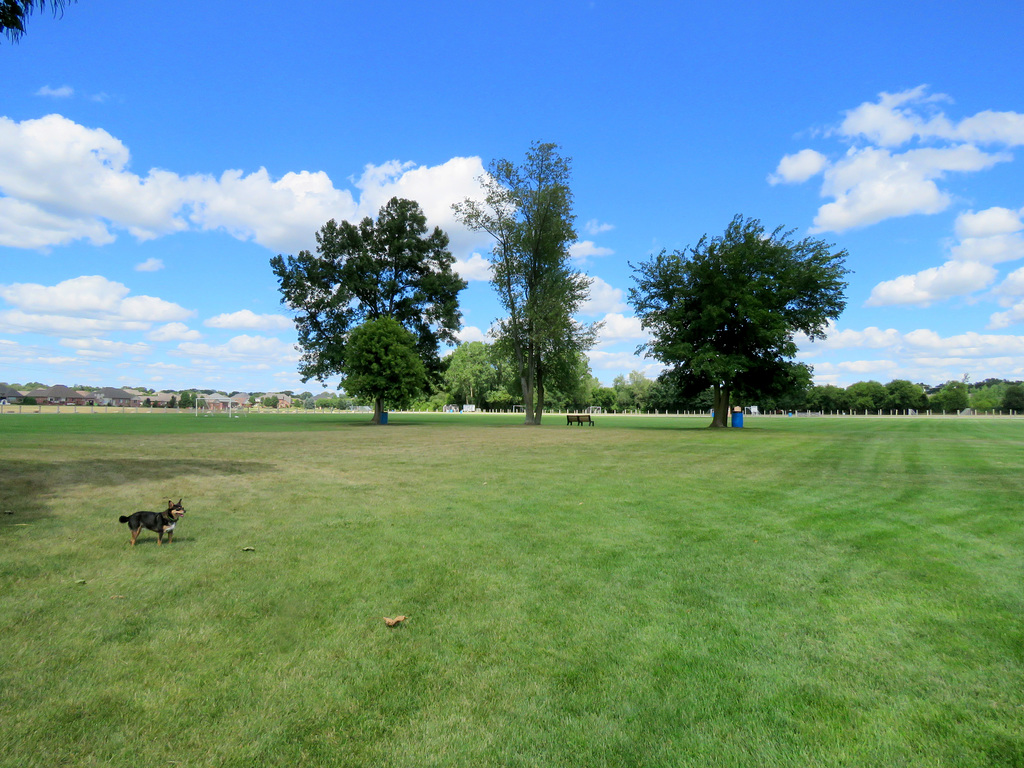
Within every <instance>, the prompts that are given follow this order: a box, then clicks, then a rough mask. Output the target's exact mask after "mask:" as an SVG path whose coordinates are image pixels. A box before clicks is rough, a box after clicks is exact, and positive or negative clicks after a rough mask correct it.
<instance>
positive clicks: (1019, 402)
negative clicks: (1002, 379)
mask: <svg viewBox="0 0 1024 768" xmlns="http://www.w3.org/2000/svg"><path fill="white" fill-rule="evenodd" d="M1001 407H1002V409H1003V410H1004V411H1015V412H1017V413H1020V412H1021V411H1024V387H1022V386H1021V385H1020V384H1010V385H1009V386H1008V387H1007V388H1006V391H1005V392H1004V393H1003V401H1002V403H1001Z"/></svg>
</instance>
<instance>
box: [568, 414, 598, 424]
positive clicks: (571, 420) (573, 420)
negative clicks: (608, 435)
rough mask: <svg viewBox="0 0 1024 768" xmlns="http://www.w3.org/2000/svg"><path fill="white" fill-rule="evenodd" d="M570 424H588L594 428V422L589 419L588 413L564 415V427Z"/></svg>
mask: <svg viewBox="0 0 1024 768" xmlns="http://www.w3.org/2000/svg"><path fill="white" fill-rule="evenodd" d="M570 424H589V425H590V426H594V420H593V419H592V418H590V414H589V413H568V414H566V415H565V425H566V426H569V425H570Z"/></svg>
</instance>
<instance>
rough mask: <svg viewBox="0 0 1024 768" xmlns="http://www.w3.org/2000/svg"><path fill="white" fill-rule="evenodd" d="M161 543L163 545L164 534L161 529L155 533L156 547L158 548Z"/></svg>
mask: <svg viewBox="0 0 1024 768" xmlns="http://www.w3.org/2000/svg"><path fill="white" fill-rule="evenodd" d="M163 543H164V532H163V530H162V529H161V530H159V531H157V532H156V545H157V546H158V547H159V546H160V545H161V544H163Z"/></svg>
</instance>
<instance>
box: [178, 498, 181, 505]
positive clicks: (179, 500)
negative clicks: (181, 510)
mask: <svg viewBox="0 0 1024 768" xmlns="http://www.w3.org/2000/svg"><path fill="white" fill-rule="evenodd" d="M177 506H179V507H180V506H181V499H178V504H177Z"/></svg>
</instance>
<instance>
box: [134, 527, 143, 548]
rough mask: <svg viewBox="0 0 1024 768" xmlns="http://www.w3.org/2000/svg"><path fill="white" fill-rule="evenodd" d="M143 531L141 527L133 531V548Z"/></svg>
mask: <svg viewBox="0 0 1024 768" xmlns="http://www.w3.org/2000/svg"><path fill="white" fill-rule="evenodd" d="M141 531H142V526H141V525H140V526H139V527H138V528H136V529H135V530H133V531H132V546H133V547H134V546H135V540H136V539H137V538H139V533H141Z"/></svg>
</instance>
